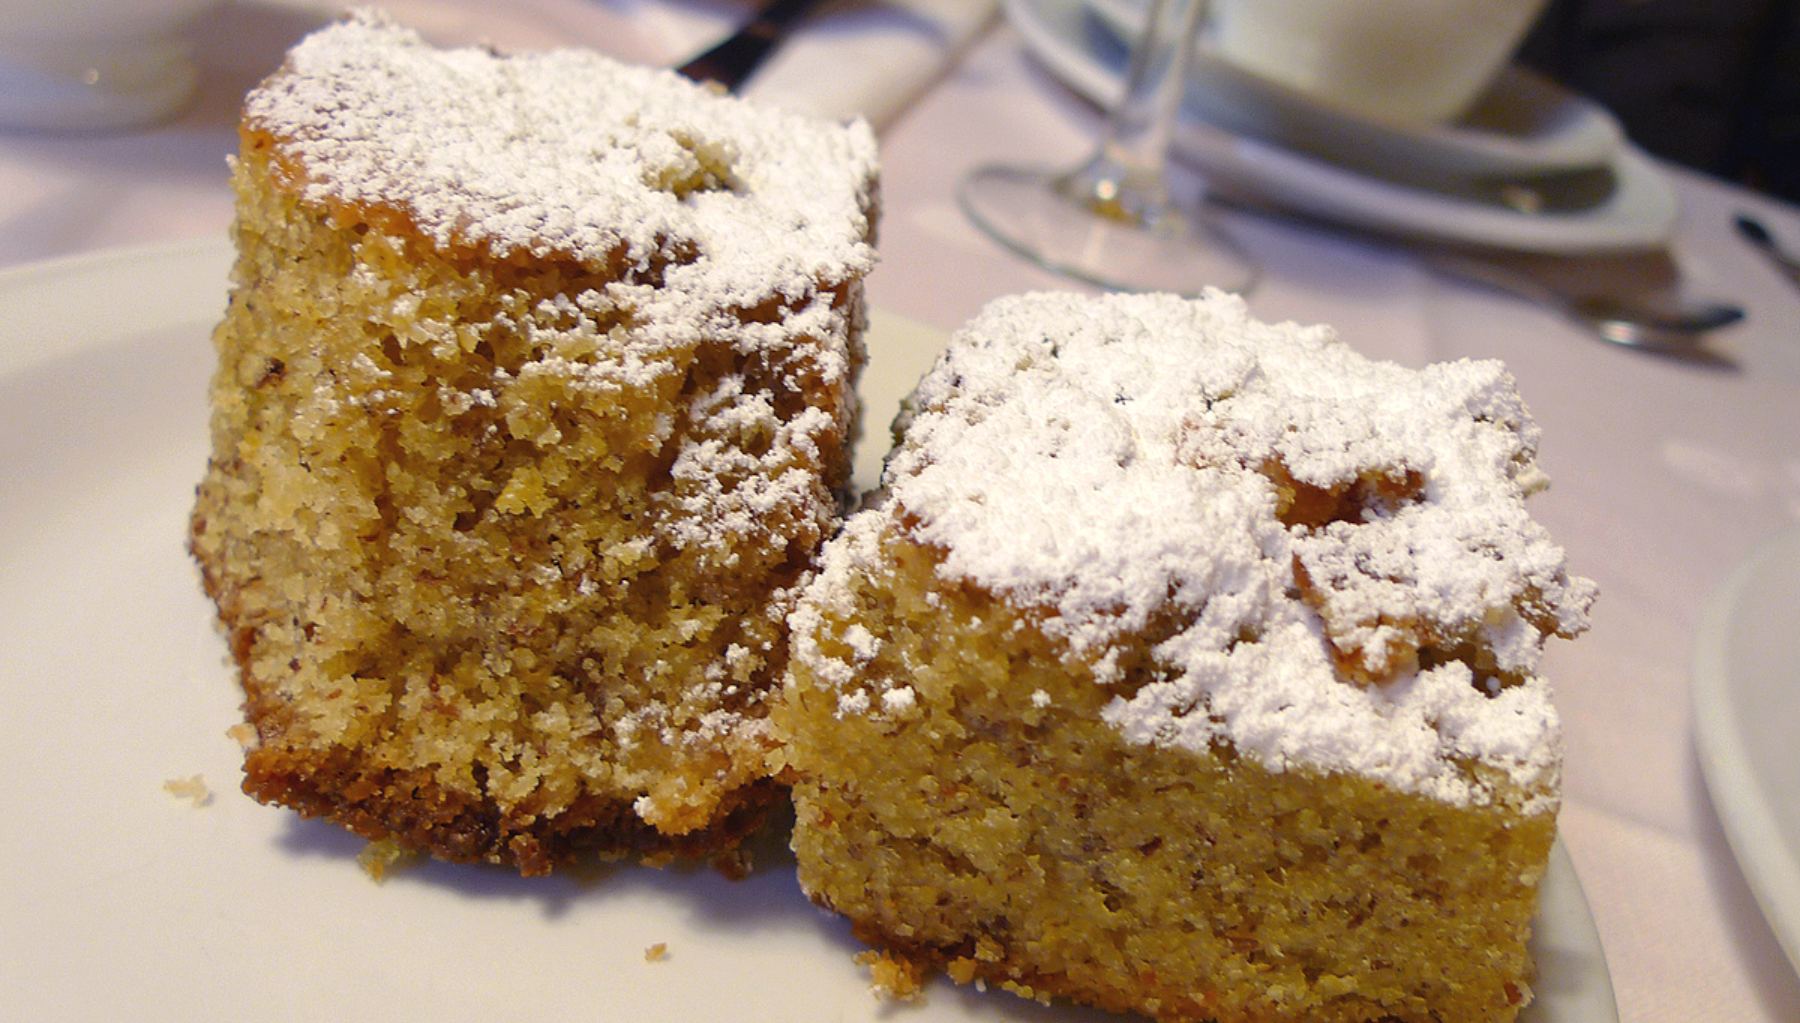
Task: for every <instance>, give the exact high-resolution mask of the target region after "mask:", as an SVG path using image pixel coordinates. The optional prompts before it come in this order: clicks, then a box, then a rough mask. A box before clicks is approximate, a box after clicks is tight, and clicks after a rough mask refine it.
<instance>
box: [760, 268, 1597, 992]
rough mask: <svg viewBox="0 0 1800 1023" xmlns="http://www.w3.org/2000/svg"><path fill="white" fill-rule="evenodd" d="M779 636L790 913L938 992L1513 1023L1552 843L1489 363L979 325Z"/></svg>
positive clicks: (1520, 570) (1527, 600)
mask: <svg viewBox="0 0 1800 1023" xmlns="http://www.w3.org/2000/svg"><path fill="white" fill-rule="evenodd" d="M896 433H897V435H898V440H897V444H896V447H895V449H894V451H893V453H892V454H891V455H890V456H889V459H888V462H887V466H886V468H885V470H884V473H883V477H882V489H881V490H880V491H879V492H878V493H877V494H876V495H875V496H874V497H873V499H872V501H871V503H870V504H869V505H868V506H867V507H865V508H864V509H863V510H862V511H859V512H857V513H856V514H854V515H852V516H851V517H850V519H849V520H848V521H847V522H846V523H845V525H844V527H843V528H842V529H841V530H840V531H839V533H838V535H837V536H836V537H835V538H833V539H832V541H831V542H830V543H829V544H828V545H827V546H826V549H825V552H824V554H823V555H822V559H821V567H820V570H819V572H818V574H817V575H816V577H815V578H814V579H813V580H812V581H811V582H810V583H809V584H808V585H807V587H806V589H805V591H804V593H803V594H802V596H801V599H800V603H799V605H798V607H797V608H796V609H795V610H794V612H793V613H792V614H791V615H790V617H789V625H790V628H791V630H792V636H791V643H792V646H793V656H792V657H791V659H790V661H789V675H788V681H787V684H786V686H785V689H784V694H783V698H782V700H781V702H780V704H779V705H778V706H777V708H776V709H775V712H774V715H773V721H774V724H775V726H776V728H777V729H778V731H779V732H780V734H781V736H782V738H783V739H784V740H785V742H786V748H785V750H784V751H783V756H784V757H785V763H786V767H787V771H788V777H789V778H790V779H791V780H792V782H793V798H794V803H795V812H796V823H795V826H794V831H793V845H794V850H795V855H796V858H797V861H798V866H799V872H800V881H801V885H802V887H803V888H804V889H805V891H806V892H807V893H808V894H809V895H810V896H811V897H812V898H813V899H814V900H815V901H817V902H819V903H820V904H822V905H825V906H827V907H829V908H833V909H835V910H837V911H839V912H841V913H843V914H845V915H846V916H848V917H849V918H850V919H851V921H852V924H853V928H854V932H855V933H856V934H857V936H858V937H860V938H862V939H863V940H865V941H868V942H870V943H871V944H874V945H876V946H879V947H880V948H882V949H884V950H885V951H883V952H882V953H880V954H878V955H875V960H881V959H884V958H885V959H900V960H904V961H906V962H908V963H911V964H912V965H913V966H914V967H915V968H916V969H919V970H924V969H932V968H943V969H945V970H946V972H948V973H949V974H950V976H951V979H952V980H955V981H958V982H962V983H967V982H970V981H974V982H977V983H979V982H981V981H987V982H989V983H993V984H997V985H999V986H1001V987H1003V988H1005V989H1006V990H1009V991H1012V992H1013V993H1015V994H1019V995H1021V996H1023V997H1028V998H1033V999H1037V1000H1047V999H1050V998H1052V997H1066V998H1071V999H1074V1000H1077V1001H1081V1002H1085V1003H1088V1004H1091V1005H1096V1006H1099V1007H1101V1008H1105V1009H1109V1010H1115V1011H1132V1012H1140V1013H1144V1014H1147V1015H1150V1016H1153V1017H1155V1018H1157V1019H1159V1020H1163V1021H1189V1023H1193V1021H1201V1020H1211V1021H1215V1023H1268V1021H1270V1020H1276V1019H1283V1020H1285V1019H1306V1020H1309V1021H1333V1023H1339V1021H1341V1023H1370V1021H1374V1020H1383V1021H1388V1020H1399V1021H1403V1023H1441V1021H1443V1020H1458V1021H1461V1023H1507V1021H1511V1020H1513V1019H1515V1017H1516V1016H1517V1014H1518V1011H1519V1009H1520V1007H1521V1006H1522V1005H1524V1004H1526V1003H1528V1002H1529V1000H1530V986H1529V984H1530V979H1531V973H1532V964H1531V961H1530V956H1529V952H1528V949H1527V945H1526V941H1527V938H1528V936H1529V933H1530V921H1531V918H1532V916H1533V914H1534V912H1535V909H1536V896H1537V888H1538V884H1539V881H1540V879H1541V877H1542V876H1543V872H1544V868H1545V864H1546V861H1547V859H1548V855H1549V850H1550V844H1551V841H1552V839H1553V837H1554V834H1555V826H1556V824H1555V822H1556V809H1557V806H1558V803H1559V800H1560V768H1561V733H1560V725H1559V723H1558V721H1557V717H1556V714H1555V710H1554V708H1553V707H1552V705H1551V703H1550V686H1549V683H1548V682H1547V681H1546V680H1545V679H1544V678H1543V677H1542V676H1541V675H1539V674H1538V665H1539V663H1540V657H1541V654H1542V650H1543V647H1544V644H1545V642H1546V641H1547V640H1548V639H1549V638H1550V637H1552V636H1572V635H1574V634H1575V633H1577V632H1579V631H1581V630H1582V629H1584V628H1585V627H1586V623H1587V613H1588V608H1589V605H1590V604H1591V603H1592V601H1593V599H1594V595H1595V588H1594V585H1593V583H1591V582H1590V581H1588V580H1585V579H1582V578H1579V577H1577V576H1572V575H1570V574H1569V573H1568V572H1567V570H1566V567H1565V558H1564V554H1563V551H1562V550H1561V549H1560V548H1559V547H1557V546H1556V545H1555V544H1554V543H1553V542H1552V541H1551V540H1550V538H1549V536H1548V534H1547V533H1546V532H1545V531H1544V529H1543V528H1542V527H1541V526H1540V525H1539V524H1537V523H1536V522H1535V521H1534V520H1533V519H1532V518H1531V517H1530V516H1529V515H1528V514H1527V512H1526V511H1525V507H1524V501H1525V499H1526V497H1528V496H1529V495H1531V494H1532V493H1535V492H1537V491H1539V490H1541V489H1542V488H1543V486H1544V483H1545V480H1544V476H1543V474H1542V473H1541V472H1540V471H1539V470H1538V469H1537V466H1536V452H1537V443H1538V435H1537V428H1536V426H1535V425H1534V424H1533V422H1532V421H1531V418H1530V415H1529V413H1528V412H1527V411H1526V409H1525V406H1524V404H1523V403H1522V402H1521V401H1520V399H1519V397H1518V394H1517V392H1516V390H1515V388H1514V386H1513V384H1512V381H1511V378H1510V377H1508V376H1507V375H1506V373H1505V371H1504V369H1503V368H1501V367H1500V366H1499V365H1498V364H1497V363H1492V362H1460V363H1451V364H1447V365H1440V366H1432V367H1428V368H1426V369H1424V370H1419V371H1413V370H1407V369H1404V368H1402V367H1398V366H1393V365H1388V364H1382V363H1375V362H1371V361H1369V360H1366V359H1364V358H1362V357H1361V356H1359V355H1357V354H1356V353H1355V352H1354V351H1352V350H1350V349H1349V348H1348V346H1346V345H1344V344H1343V343H1342V342H1340V341H1339V340H1338V339H1337V338H1336V337H1335V336H1333V335H1332V333H1331V332H1330V331H1328V330H1326V329H1323V328H1302V327H1297V326H1295V325H1293V324H1263V323H1259V322H1257V321H1255V320H1253V319H1251V318H1250V317H1249V315H1248V311H1247V309H1246V307H1245V306H1244V304H1243V303H1242V302H1241V301H1240V300H1237V299H1235V298H1231V297H1229V296H1225V295H1222V294H1218V293H1214V294H1211V295H1209V296H1207V297H1206V298H1204V299H1202V300H1199V301H1188V300H1183V299H1179V298H1175V297H1173V296H1116V295H1115V296H1105V297H1100V298H1090V297H1082V296H1076V295H1053V294H1040V295H1028V296H1021V297H1017V298H1012V299H1004V300H1001V301H998V302H995V303H993V304H991V305H990V306H989V307H988V308H987V309H986V310H984V311H983V313H982V314H981V315H980V316H979V317H977V318H976V319H975V320H974V321H973V322H971V323H970V324H969V325H968V326H967V327H965V328H964V329H963V330H962V331H960V332H958V334H957V335H956V336H955V337H954V338H952V340H951V342H950V345H949V348H948V349H947V350H946V351H945V352H944V353H943V355H942V356H940V358H939V360H938V361H937V363H936V365H935V366H934V367H933V369H932V370H931V371H930V372H929V373H927V374H926V376H925V378H924V379H923V380H922V381H921V382H920V384H919V386H918V388H917V389H916V390H915V392H914V393H913V394H912V396H911V397H910V398H908V400H907V401H906V402H905V403H904V404H903V407H902V414H901V417H900V419H899V421H898V422H897V424H896Z"/></svg>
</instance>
